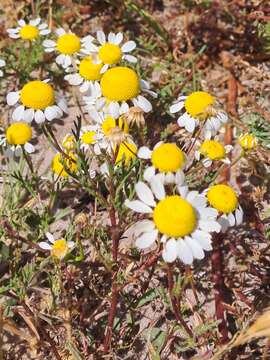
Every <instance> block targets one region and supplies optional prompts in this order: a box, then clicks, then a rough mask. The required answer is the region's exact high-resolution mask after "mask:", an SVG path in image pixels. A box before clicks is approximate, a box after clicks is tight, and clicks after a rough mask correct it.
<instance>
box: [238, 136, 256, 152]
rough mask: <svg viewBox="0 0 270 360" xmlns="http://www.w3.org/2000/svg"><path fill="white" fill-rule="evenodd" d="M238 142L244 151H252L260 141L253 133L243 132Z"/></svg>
mask: <svg viewBox="0 0 270 360" xmlns="http://www.w3.org/2000/svg"><path fill="white" fill-rule="evenodd" d="M238 142H239V144H240V145H241V147H242V149H243V150H244V151H251V150H254V149H256V146H257V144H258V141H257V139H256V137H255V136H253V135H252V134H242V135H240V136H239V138H238Z"/></svg>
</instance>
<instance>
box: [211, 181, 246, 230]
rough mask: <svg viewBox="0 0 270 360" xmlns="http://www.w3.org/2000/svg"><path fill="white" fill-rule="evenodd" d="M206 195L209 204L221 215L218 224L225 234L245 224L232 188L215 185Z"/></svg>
mask: <svg viewBox="0 0 270 360" xmlns="http://www.w3.org/2000/svg"><path fill="white" fill-rule="evenodd" d="M205 193H206V194H207V199H208V202H209V204H210V205H211V206H212V207H213V208H214V209H216V210H217V211H218V212H219V214H220V215H221V216H220V217H219V218H218V222H219V223H220V225H221V227H222V231H223V232H225V231H226V230H227V229H228V228H229V227H230V226H234V225H240V224H241V223H242V222H243V210H242V208H241V206H240V205H239V203H238V198H237V195H236V193H235V191H234V190H233V189H232V187H230V186H229V185H224V184H218V185H213V186H211V187H210V188H209V189H207V190H206V192H205Z"/></svg>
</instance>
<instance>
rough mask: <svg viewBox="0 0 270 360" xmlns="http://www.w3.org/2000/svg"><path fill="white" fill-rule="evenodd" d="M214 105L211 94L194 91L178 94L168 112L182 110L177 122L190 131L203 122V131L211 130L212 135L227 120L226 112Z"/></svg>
mask: <svg viewBox="0 0 270 360" xmlns="http://www.w3.org/2000/svg"><path fill="white" fill-rule="evenodd" d="M214 105H215V99H214V97H213V96H211V95H210V94H208V93H207V92H205V91H195V92H193V93H191V94H190V95H189V96H180V97H179V98H178V99H177V101H176V102H175V103H174V104H173V105H172V106H171V107H170V112H171V113H172V114H174V113H177V112H179V111H182V114H181V115H180V117H179V118H178V120H177V123H178V125H179V126H180V127H184V128H185V129H186V130H187V131H189V132H190V133H193V132H194V130H195V128H196V127H197V126H199V125H202V124H203V130H204V132H211V134H212V135H214V134H216V132H217V131H218V130H219V128H220V127H221V126H222V125H223V124H225V123H226V122H227V121H228V116H227V114H226V113H225V112H223V111H220V110H216V109H215V108H214Z"/></svg>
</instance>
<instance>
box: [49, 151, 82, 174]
mask: <svg viewBox="0 0 270 360" xmlns="http://www.w3.org/2000/svg"><path fill="white" fill-rule="evenodd" d="M67 156H68V157H64V156H63V155H62V154H61V153H60V152H59V153H57V154H56V155H55V156H54V158H53V160H52V164H51V168H52V171H53V173H55V174H56V175H57V176H59V177H63V178H67V177H68V176H69V173H68V172H70V173H76V172H77V169H78V167H77V162H76V160H77V158H76V156H75V155H74V153H72V152H67ZM66 170H68V172H67V171H66Z"/></svg>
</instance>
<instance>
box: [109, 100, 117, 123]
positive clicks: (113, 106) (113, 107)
mask: <svg viewBox="0 0 270 360" xmlns="http://www.w3.org/2000/svg"><path fill="white" fill-rule="evenodd" d="M109 113H110V115H111V116H112V117H113V118H114V119H117V118H118V117H119V115H120V106H119V104H118V103H117V102H115V101H112V102H111V103H110V104H109Z"/></svg>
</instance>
